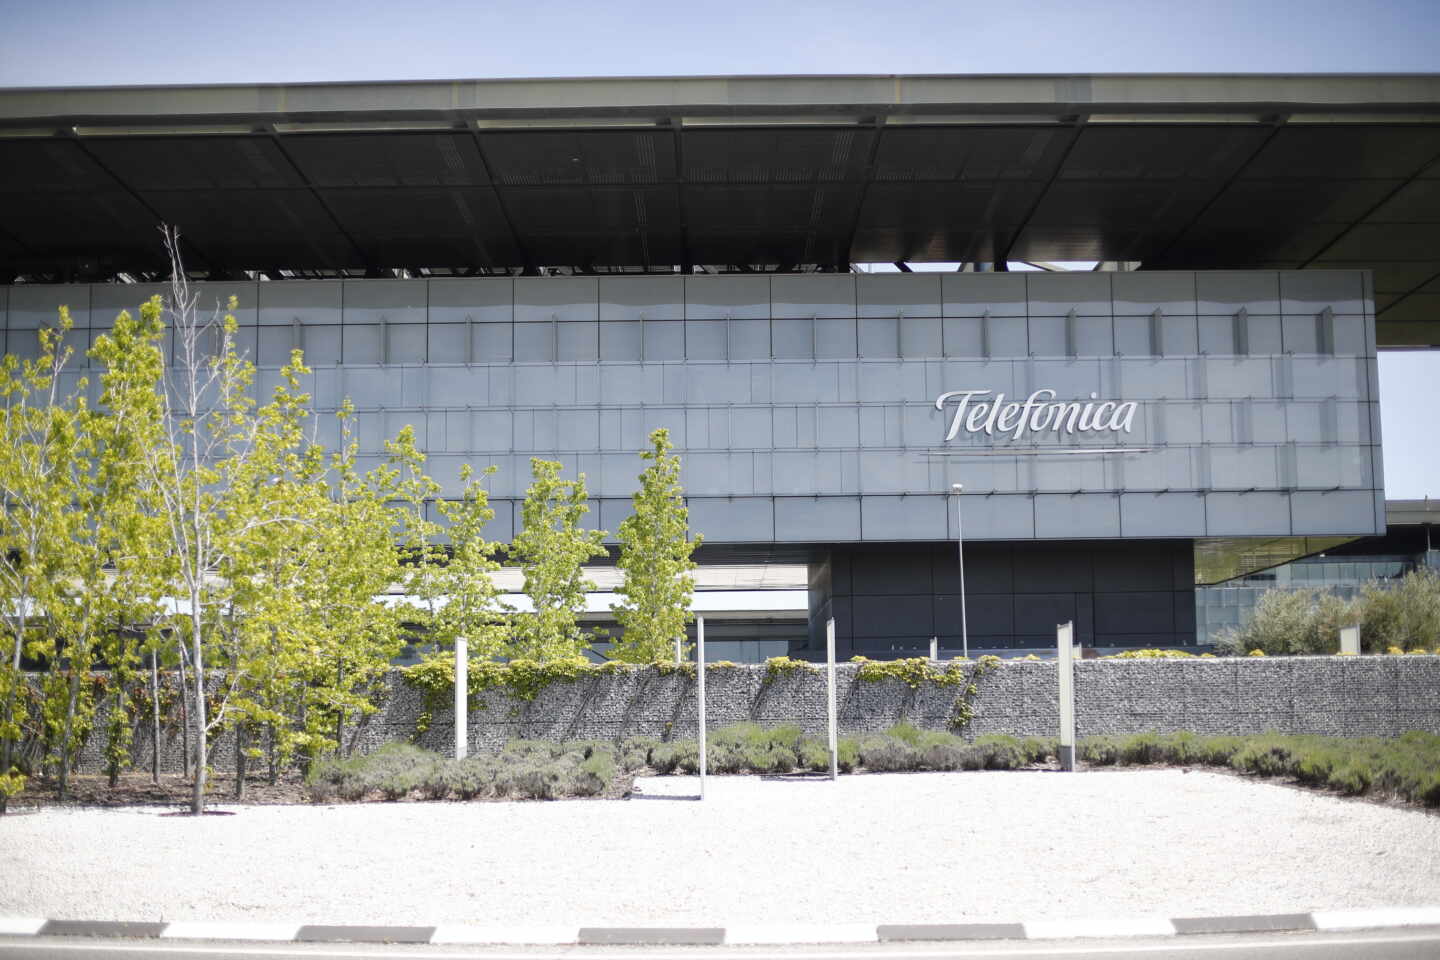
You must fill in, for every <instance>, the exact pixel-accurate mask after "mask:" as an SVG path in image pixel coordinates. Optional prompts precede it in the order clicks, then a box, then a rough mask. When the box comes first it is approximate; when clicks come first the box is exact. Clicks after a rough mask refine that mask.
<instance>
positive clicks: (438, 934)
mask: <svg viewBox="0 0 1440 960" xmlns="http://www.w3.org/2000/svg"><path fill="white" fill-rule="evenodd" d="M579 939H580V928H579V927H568V926H558V925H549V926H546V925H533V926H513V927H479V926H468V925H466V924H462V923H446V924H440V925H439V926H437V927H436V928H435V933H434V934H433V935H432V936H431V937H430V942H431V943H498V944H514V943H534V944H544V945H549V944H559V943H575V942H576V941H577V940H579Z"/></svg>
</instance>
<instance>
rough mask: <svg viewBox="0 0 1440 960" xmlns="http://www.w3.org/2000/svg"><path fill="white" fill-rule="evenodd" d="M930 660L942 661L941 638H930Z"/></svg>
mask: <svg viewBox="0 0 1440 960" xmlns="http://www.w3.org/2000/svg"><path fill="white" fill-rule="evenodd" d="M930 659H931V660H939V659H940V638H939V637H931V638H930Z"/></svg>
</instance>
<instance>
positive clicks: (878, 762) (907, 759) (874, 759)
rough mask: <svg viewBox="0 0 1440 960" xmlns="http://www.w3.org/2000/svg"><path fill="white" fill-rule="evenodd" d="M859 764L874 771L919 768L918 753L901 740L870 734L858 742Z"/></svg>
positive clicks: (882, 771) (883, 771)
mask: <svg viewBox="0 0 1440 960" xmlns="http://www.w3.org/2000/svg"><path fill="white" fill-rule="evenodd" d="M859 755H860V765H861V766H862V767H864V768H865V769H867V770H873V771H875V772H876V773H885V772H891V771H897V770H918V769H920V753H919V751H917V750H916V749H915V748H914V747H912V746H910V744H908V743H906V742H905V741H903V740H897V739H895V738H894V737H890V736H871V737H866V738H865V739H863V740H861V741H860V742H859Z"/></svg>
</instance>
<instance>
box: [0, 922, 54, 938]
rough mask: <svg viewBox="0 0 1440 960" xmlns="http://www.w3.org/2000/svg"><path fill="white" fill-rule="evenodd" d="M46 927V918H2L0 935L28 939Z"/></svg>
mask: <svg viewBox="0 0 1440 960" xmlns="http://www.w3.org/2000/svg"><path fill="white" fill-rule="evenodd" d="M43 926H45V920H44V918H43V917H42V918H40V919H36V918H35V917H0V934H4V935H6V936H11V937H28V936H29V935H30V934H32V933H34V932H35V931H37V930H39V929H40V928H41V927H43Z"/></svg>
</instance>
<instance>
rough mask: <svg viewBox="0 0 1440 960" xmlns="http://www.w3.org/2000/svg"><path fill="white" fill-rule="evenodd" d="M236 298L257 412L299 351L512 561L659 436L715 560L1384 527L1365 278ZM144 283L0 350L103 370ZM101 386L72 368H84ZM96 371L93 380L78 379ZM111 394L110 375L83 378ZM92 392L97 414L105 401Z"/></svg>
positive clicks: (376, 439)
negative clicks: (567, 474) (405, 435)
mask: <svg viewBox="0 0 1440 960" xmlns="http://www.w3.org/2000/svg"><path fill="white" fill-rule="evenodd" d="M199 287H200V290H201V302H202V305H210V304H214V303H218V302H223V301H224V300H225V299H226V298H228V297H229V296H231V295H234V296H235V297H237V298H238V300H239V304H240V306H239V309H238V310H237V312H236V316H237V319H238V320H239V324H240V330H239V337H240V345H241V348H242V349H243V350H244V351H245V352H246V353H248V354H249V355H250V356H251V357H252V358H253V359H254V360H255V362H256V363H257V365H258V366H259V367H260V371H259V374H258V376H257V378H256V379H257V385H258V388H259V389H260V390H261V391H265V392H268V389H269V388H270V386H272V385H273V384H274V383H275V382H276V381H277V379H278V372H277V371H278V366H279V365H280V364H281V363H283V362H284V361H285V360H286V359H287V358H288V356H289V353H290V351H291V350H292V349H294V348H297V347H298V348H301V349H303V350H304V351H305V353H306V361H307V363H308V364H309V365H310V366H311V367H312V368H313V371H314V372H313V374H312V375H311V376H310V377H309V378H308V382H307V383H306V385H305V386H306V388H307V389H308V390H309V391H310V392H311V393H312V394H313V396H314V403H315V406H316V409H317V411H318V414H317V422H316V430H317V434H318V436H319V438H320V439H321V441H322V442H326V443H329V444H333V443H335V442H336V440H337V437H336V426H335V421H334V417H333V416H331V415H330V413H331V412H332V411H334V410H335V409H336V408H338V407H339V405H340V403H341V401H342V400H343V399H344V398H346V397H349V398H350V399H351V400H352V401H353V402H354V404H355V406H356V408H357V410H358V419H359V439H360V443H361V447H362V453H363V455H364V456H365V457H366V458H369V459H372V460H375V461H378V460H379V459H380V458H381V457H382V456H383V443H384V441H385V439H386V438H387V437H390V436H393V435H394V434H395V432H396V431H398V430H399V429H400V428H401V427H402V426H404V425H406V424H409V425H412V426H413V427H414V428H415V432H416V437H417V440H418V442H419V445H420V446H421V447H422V448H423V449H424V450H426V451H427V452H428V454H429V455H430V466H431V468H432V470H433V472H434V475H435V476H436V478H437V479H438V480H439V481H440V482H441V484H442V486H443V493H444V495H454V494H457V493H458V492H459V486H458V475H459V470H460V466H461V465H462V464H463V463H467V462H469V463H474V464H475V465H477V466H484V465H488V464H495V465H496V466H498V468H499V470H498V472H497V473H496V474H495V476H494V479H493V484H492V496H493V498H494V500H495V502H496V507H497V519H496V524H495V526H496V529H495V532H494V535H495V536H496V537H497V538H503V537H508V536H509V535H510V532H511V530H512V529H513V522H514V516H515V513H516V512H517V511H516V507H517V501H518V499H519V498H520V497H521V496H523V493H524V490H525V487H526V485H527V483H528V460H529V458H530V457H532V456H540V457H545V458H549V459H558V460H561V461H562V462H564V464H565V465H566V467H567V469H568V470H570V471H574V470H583V471H584V472H585V473H586V474H587V479H588V481H589V485H590V489H591V491H592V494H593V495H594V496H595V498H596V499H597V500H598V501H599V502H598V509H597V510H595V511H593V512H592V514H591V517H592V518H593V519H594V520H595V522H597V523H598V524H599V525H601V526H603V527H605V528H607V529H609V530H614V529H615V528H616V526H617V525H618V523H619V521H620V519H621V518H622V517H623V515H624V513H625V512H626V511H627V510H628V498H629V496H630V494H631V492H632V491H633V488H634V485H635V476H636V474H637V473H638V471H639V468H640V463H639V460H638V458H637V457H636V453H637V452H638V451H639V450H640V449H641V448H642V447H643V446H644V445H645V437H646V434H647V433H648V432H649V431H650V430H651V429H653V428H654V427H658V426H664V427H668V428H669V430H670V432H671V436H672V438H673V439H674V440H675V442H676V444H677V447H678V448H679V450H680V452H681V453H682V455H683V457H684V469H685V476H684V482H685V486H686V489H687V492H688V494H689V495H690V497H691V498H692V502H691V509H692V521H693V523H694V526H695V527H696V529H698V530H700V531H702V532H704V534H705V536H706V539H707V541H710V542H712V543H717V542H726V541H730V542H739V543H766V542H776V541H787V542H815V543H836V542H850V541H885V542H889V541H907V540H909V541H936V540H945V539H949V538H951V537H953V536H954V533H955V531H954V529H953V525H954V519H953V511H952V510H949V509H947V497H946V492H947V491H948V490H949V489H950V486H951V484H953V483H957V482H960V483H964V485H965V489H966V501H965V502H966V511H967V513H966V516H965V533H966V537H967V539H978V540H1011V539H1071V538H1119V537H1207V536H1209V537H1216V536H1258V535H1268V536H1291V535H1344V534H1366V533H1374V532H1376V531H1377V530H1378V529H1383V500H1382V494H1381V492H1380V491H1381V489H1382V478H1381V476H1380V458H1379V455H1378V444H1379V440H1380V438H1379V430H1378V423H1379V417H1378V412H1377V399H1378V398H1377V395H1376V389H1375V383H1376V372H1375V361H1374V349H1375V348H1374V343H1375V337H1374V317H1373V305H1372V300H1373V298H1372V297H1371V295H1370V293H1369V290H1368V275H1367V274H1364V273H1363V272H1358V271H1304V272H1293V273H1290V272H1273V271H1270V272H1264V271H1257V272H1246V273H1187V272H1176V273H1144V272H1140V273H1080V274H1022V273H1011V274H1005V273H992V274H984V273H978V274H977V273H955V274H943V275H942V274H933V273H932V274H889V275H864V274H861V275H855V274H803V275H800V274H797V275H785V274H775V275H767V274H727V275H693V276H684V277H682V276H679V275H657V276H634V275H631V276H594V277H573V276H572V277H544V278H476V279H450V278H447V279H431V280H424V279H420V280H390V279H384V280H343V281H342V280H323V281H322V280H317V281H278V282H268V283H208V284H200V285H199ZM155 292H163V291H161V290H160V289H159V288H156V287H148V286H145V285H123V284H110V285H90V286H86V285H74V286H30V285H22V286H14V287H11V288H9V296H8V298H6V299H5V300H3V301H0V302H3V303H5V304H6V307H5V312H4V319H5V323H4V328H5V332H4V337H5V340H4V349H5V350H6V351H8V352H12V353H19V354H22V355H23V354H25V353H27V352H33V350H34V344H35V335H34V330H35V329H36V328H37V327H39V326H41V325H44V324H47V323H50V322H52V321H53V318H54V316H55V310H56V307H57V306H58V305H59V304H68V305H69V307H70V310H71V314H72V316H73V317H74V318H75V324H76V329H75V330H74V331H73V333H72V334H71V337H72V338H73V340H74V341H75V342H76V345H77V346H84V345H86V344H87V343H88V342H89V341H90V340H91V339H93V337H94V336H95V335H96V334H97V333H98V332H101V331H103V330H104V329H105V328H106V327H107V326H108V325H109V324H110V322H111V321H112V319H113V317H114V315H115V314H116V313H117V312H118V311H119V310H120V309H131V310H133V309H136V307H137V306H138V304H139V303H140V302H142V301H143V300H144V299H145V298H146V297H148V296H149V295H150V294H152V293H155ZM82 367H83V364H82ZM82 372H83V369H81V370H77V371H76V374H75V375H76V376H78V375H79V374H80V373H82ZM92 379H93V378H92ZM91 389H92V390H93V389H96V388H95V386H94V385H93V384H92V387H91ZM955 390H989V391H992V394H991V395H992V396H993V395H994V394H999V393H1003V394H1004V395H1005V397H1006V399H1007V400H1017V399H1018V400H1022V401H1023V400H1024V399H1025V398H1026V397H1027V396H1029V395H1031V394H1032V393H1034V392H1035V391H1042V390H1043V391H1054V394H1055V399H1056V400H1059V401H1066V400H1075V401H1085V400H1087V399H1089V398H1091V395H1092V394H1093V395H1094V397H1096V398H1098V400H1100V401H1106V400H1110V401H1134V402H1135V403H1136V404H1137V412H1136V415H1135V417H1134V420H1133V423H1132V425H1131V429H1130V430H1129V431H1128V432H1113V431H1095V432H1092V433H1076V434H1073V435H1065V434H1063V433H1056V432H1053V431H1052V432H1048V433H1037V434H1034V435H1029V436H1026V437H1024V438H1022V439H1020V440H1011V439H1009V438H1008V437H998V436H995V437H992V436H986V435H985V434H983V433H980V434H972V433H967V432H965V431H961V432H960V434H959V435H958V436H957V437H956V438H955V439H953V440H950V441H947V440H946V433H947V430H948V428H949V426H950V416H951V414H950V412H949V411H946V410H939V409H937V408H936V406H935V399H936V397H937V396H939V395H940V394H942V393H945V392H947V391H955Z"/></svg>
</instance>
